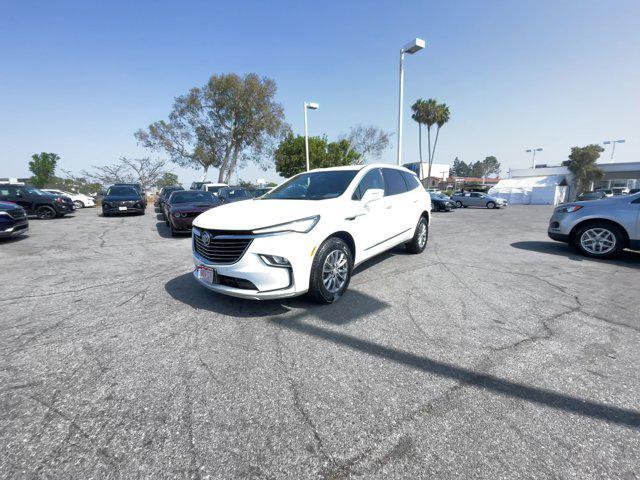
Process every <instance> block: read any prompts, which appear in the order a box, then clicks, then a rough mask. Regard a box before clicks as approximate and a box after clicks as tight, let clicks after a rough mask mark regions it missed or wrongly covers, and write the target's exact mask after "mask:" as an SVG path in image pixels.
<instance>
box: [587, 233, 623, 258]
mask: <svg viewBox="0 0 640 480" xmlns="http://www.w3.org/2000/svg"><path fill="white" fill-rule="evenodd" d="M580 246H582V248H583V249H584V250H585V251H587V252H589V253H591V254H594V255H605V254H607V253H609V252H611V251H612V250H613V249H615V248H616V236H615V235H614V234H613V233H612V232H611V231H609V230H607V229H606V228H590V229H588V230H585V231H584V233H583V234H582V235H581V236H580Z"/></svg>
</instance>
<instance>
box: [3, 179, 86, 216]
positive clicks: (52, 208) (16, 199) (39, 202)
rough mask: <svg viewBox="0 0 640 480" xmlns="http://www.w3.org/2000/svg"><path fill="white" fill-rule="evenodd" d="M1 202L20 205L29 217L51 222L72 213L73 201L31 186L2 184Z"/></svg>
mask: <svg viewBox="0 0 640 480" xmlns="http://www.w3.org/2000/svg"><path fill="white" fill-rule="evenodd" d="M0 200H4V201H7V202H13V203H16V204H18V205H20V206H21V207H22V208H24V210H25V211H26V212H27V215H36V216H37V217H38V218H39V219H41V220H50V219H52V218H56V217H62V216H64V215H66V214H67V213H72V212H73V210H74V209H75V207H74V205H73V201H72V200H71V199H70V198H69V197H67V196H65V195H54V194H52V193H47V192H43V191H42V190H38V189H37V188H34V187H32V186H30V185H16V184H12V183H9V184H6V183H5V184H0Z"/></svg>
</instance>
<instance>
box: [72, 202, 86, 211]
mask: <svg viewBox="0 0 640 480" xmlns="http://www.w3.org/2000/svg"><path fill="white" fill-rule="evenodd" d="M73 204H74V205H75V206H76V209H78V210H80V209H81V208H84V203H82V202H81V201H80V200H76V201H75V202H73Z"/></svg>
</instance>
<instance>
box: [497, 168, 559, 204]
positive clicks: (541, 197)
mask: <svg viewBox="0 0 640 480" xmlns="http://www.w3.org/2000/svg"><path fill="white" fill-rule="evenodd" d="M567 185H568V183H567V179H566V175H545V176H539V177H517V178H506V179H503V180H500V181H499V182H498V183H497V184H496V185H495V186H494V187H491V189H489V195H493V196H494V197H498V198H503V199H505V200H506V201H508V202H509V203H510V204H523V205H558V204H559V203H562V202H564V201H566V200H567V198H568V194H569V187H568V186H567Z"/></svg>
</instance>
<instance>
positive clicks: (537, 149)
mask: <svg viewBox="0 0 640 480" xmlns="http://www.w3.org/2000/svg"><path fill="white" fill-rule="evenodd" d="M541 151H542V148H540V147H537V148H534V147H531V148H528V149H527V150H526V152H527V153H533V156H532V158H531V168H536V152H541Z"/></svg>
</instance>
